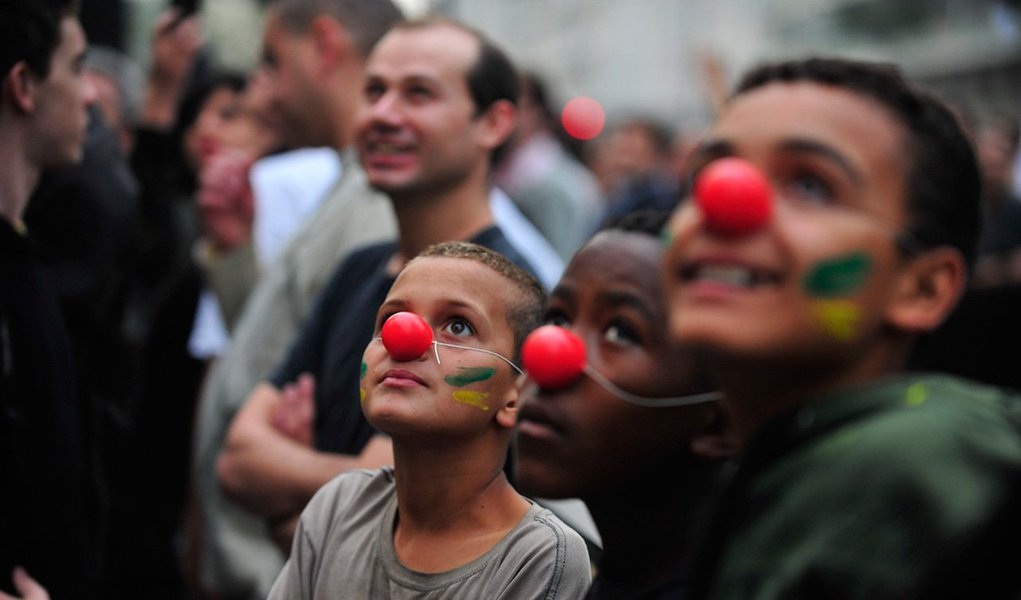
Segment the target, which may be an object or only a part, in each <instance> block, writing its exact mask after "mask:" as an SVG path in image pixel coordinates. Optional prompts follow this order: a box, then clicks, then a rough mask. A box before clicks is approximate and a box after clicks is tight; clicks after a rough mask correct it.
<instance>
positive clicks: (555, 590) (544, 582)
mask: <svg viewBox="0 0 1021 600" xmlns="http://www.w3.org/2000/svg"><path fill="white" fill-rule="evenodd" d="M504 543H505V545H506V549H505V556H504V560H503V564H508V565H515V570H516V571H517V572H519V575H520V576H517V577H515V578H514V579H515V581H514V582H513V583H512V584H511V585H512V587H514V588H515V589H516V590H517V591H516V592H515V595H514V596H513V597H533V596H532V595H530V594H531V593H532V592H534V591H536V590H540V591H541V595H539V596H534V597H543V598H575V597H581V596H582V595H583V594H584V592H585V590H586V589H587V588H588V587H589V584H590V583H591V580H592V565H591V562H590V561H589V555H588V547H587V546H586V545H585V540H584V539H583V538H582V537H581V535H579V534H578V532H576V531H575V530H574V529H571V527H570V526H568V525H567V524H566V523H564V522H563V521H561V520H560V519H559V518H557V516H556V515H554V514H553V513H552V512H551V511H549V510H548V509H546V508H542V507H541V506H539V505H538V504H534V503H533V504H532V506H531V507H529V509H528V512H527V513H526V514H525V516H524V517H523V518H522V519H521V522H520V523H519V524H518V526H517V527H515V528H514V529H513V530H512V531H511V532H510V533H509V534H508V535H507V537H506V538H505V539H504ZM526 580H527V581H526ZM526 588H527V589H528V590H531V591H528V592H526ZM508 597H512V596H508Z"/></svg>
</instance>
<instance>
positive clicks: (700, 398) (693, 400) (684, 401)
mask: <svg viewBox="0 0 1021 600" xmlns="http://www.w3.org/2000/svg"><path fill="white" fill-rule="evenodd" d="M583 372H584V373H585V374H586V375H588V376H589V377H591V378H592V380H593V381H595V382H596V383H598V384H599V385H600V386H602V388H603V389H604V390H606V391H608V392H610V393H611V394H613V395H614V396H616V397H618V398H620V399H621V400H623V401H624V402H628V403H630V404H635V405H637V406H644V407H646V408H671V407H674V406H688V405H690V404H702V403H704V402H715V401H717V400H719V399H720V398H722V397H723V394H721V393H720V392H706V393H704V394H692V395H690V396H669V397H666V398H654V397H649V396H639V395H637V394H632V393H631V392H629V391H627V390H622V389H620V388H619V387H617V386H616V385H614V383H613V382H612V381H610V380H609V379H607V378H606V376H605V375H603V374H602V373H600V372H599V371H596V370H595V369H593V368H592V366H591V365H585V369H584V371H583Z"/></svg>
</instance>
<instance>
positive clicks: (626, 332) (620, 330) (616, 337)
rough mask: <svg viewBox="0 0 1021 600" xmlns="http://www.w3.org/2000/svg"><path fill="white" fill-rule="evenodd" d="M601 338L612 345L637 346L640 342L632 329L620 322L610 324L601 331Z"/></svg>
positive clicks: (636, 333)
mask: <svg viewBox="0 0 1021 600" xmlns="http://www.w3.org/2000/svg"><path fill="white" fill-rule="evenodd" d="M603 337H604V338H605V339H606V341H608V342H611V343H614V344H637V343H639V342H640V341H641V340H640V339H639V337H638V332H637V331H635V329H634V328H633V327H631V326H630V325H628V324H627V323H623V322H620V321H616V322H613V323H610V325H609V326H607V328H606V330H605V331H603Z"/></svg>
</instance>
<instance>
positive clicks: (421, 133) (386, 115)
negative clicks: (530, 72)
mask: <svg viewBox="0 0 1021 600" xmlns="http://www.w3.org/2000/svg"><path fill="white" fill-rule="evenodd" d="M478 52H479V48H478V42H477V41H476V40H475V39H474V38H472V37H471V36H470V35H469V34H467V33H465V32H463V31H461V30H459V29H456V28H453V27H449V26H445V25H438V26H432V27H428V28H424V29H413V30H397V31H392V32H390V33H389V34H387V35H386V36H384V37H383V39H382V40H380V42H379V44H377V45H376V48H375V49H374V50H373V51H372V54H371V55H370V57H369V60H368V63H367V64H366V78H365V93H364V96H363V98H364V100H363V102H362V105H361V110H360V111H359V113H358V119H357V124H356V129H357V144H358V149H359V151H360V154H361V159H362V164H363V166H364V167H365V172H366V174H367V175H368V178H369V182H370V183H371V184H372V185H373V186H374V187H376V188H378V189H380V190H382V191H384V192H386V193H387V194H390V195H391V197H396V196H408V195H413V194H418V193H434V192H437V191H443V190H447V189H450V188H453V187H456V186H458V185H460V184H461V183H462V182H463V181H465V180H466V179H467V178H468V177H469V175H470V174H471V173H473V172H475V170H477V169H478V168H479V167H480V165H482V166H484V165H486V164H488V160H489V151H490V150H491V149H492V148H489V147H487V146H485V145H483V143H482V142H481V139H482V135H483V134H482V132H483V131H484V125H483V124H482V121H483V119H484V117H483V116H478V115H476V114H475V113H476V109H475V103H474V101H473V99H472V97H471V93H470V91H469V89H468V82H467V80H466V73H467V71H468V69H469V67H471V65H472V63H473V62H474V61H475V60H476V56H477V55H478Z"/></svg>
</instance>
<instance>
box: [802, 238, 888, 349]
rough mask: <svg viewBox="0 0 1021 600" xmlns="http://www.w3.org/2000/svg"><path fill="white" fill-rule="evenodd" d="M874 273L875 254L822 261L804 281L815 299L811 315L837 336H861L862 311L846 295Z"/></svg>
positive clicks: (842, 339)
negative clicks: (873, 259) (873, 260)
mask: <svg viewBox="0 0 1021 600" xmlns="http://www.w3.org/2000/svg"><path fill="white" fill-rule="evenodd" d="M871 273H872V257H870V256H869V255H868V254H866V253H865V252H852V253H849V254H844V255H841V256H837V257H835V258H831V259H828V260H823V261H820V262H819V263H818V264H816V265H815V267H813V268H812V270H810V271H809V272H808V274H807V275H805V278H804V279H803V280H802V285H801V287H802V290H804V292H805V293H806V294H807V295H808V296H809V297H811V298H813V299H814V302H813V305H812V315H813V316H814V317H815V319H816V320H817V321H818V322H819V324H820V325H822V328H823V329H824V330H825V331H826V332H827V333H829V334H830V335H831V336H833V337H834V338H835V339H837V340H839V341H842V342H844V341H850V340H853V339H854V338H856V337H858V333H859V331H860V327H861V310H860V309H859V308H858V306H857V304H855V303H854V302H853V301H851V300H847V299H846V298H847V297H848V296H851V295H853V294H855V293H856V292H858V291H859V290H860V289H862V288H863V287H864V286H865V284H866V283H867V282H868V278H869V275H870V274H871Z"/></svg>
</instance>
